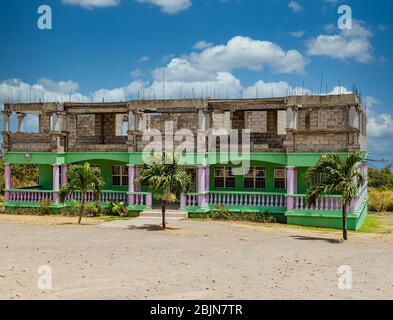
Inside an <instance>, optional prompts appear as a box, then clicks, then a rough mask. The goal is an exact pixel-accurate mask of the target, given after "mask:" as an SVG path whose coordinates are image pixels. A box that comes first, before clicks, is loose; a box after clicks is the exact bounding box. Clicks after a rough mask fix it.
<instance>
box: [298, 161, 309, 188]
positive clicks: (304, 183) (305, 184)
mask: <svg viewBox="0 0 393 320" xmlns="http://www.w3.org/2000/svg"><path fill="white" fill-rule="evenodd" d="M307 169H308V168H305V167H298V168H297V193H298V194H305V193H306V191H307V189H308V188H309V184H308V182H307V181H305V180H304V174H305V173H306V171H307Z"/></svg>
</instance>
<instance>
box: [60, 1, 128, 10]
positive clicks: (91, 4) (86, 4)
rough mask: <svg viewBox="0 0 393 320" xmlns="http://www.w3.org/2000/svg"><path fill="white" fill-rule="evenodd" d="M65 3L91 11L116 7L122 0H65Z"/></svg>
mask: <svg viewBox="0 0 393 320" xmlns="http://www.w3.org/2000/svg"><path fill="white" fill-rule="evenodd" d="M63 3H64V4H70V5H77V6H81V7H83V8H87V9H91V8H105V7H114V6H117V5H118V4H119V3H120V0H63Z"/></svg>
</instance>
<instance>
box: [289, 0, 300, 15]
mask: <svg viewBox="0 0 393 320" xmlns="http://www.w3.org/2000/svg"><path fill="white" fill-rule="evenodd" d="M288 8H289V9H291V10H292V11H293V12H302V11H303V7H302V6H301V5H300V4H299V2H297V1H290V2H289V3H288Z"/></svg>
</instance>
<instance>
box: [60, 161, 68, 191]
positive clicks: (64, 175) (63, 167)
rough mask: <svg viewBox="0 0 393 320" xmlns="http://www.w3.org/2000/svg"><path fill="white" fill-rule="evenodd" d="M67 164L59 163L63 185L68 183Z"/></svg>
mask: <svg viewBox="0 0 393 320" xmlns="http://www.w3.org/2000/svg"><path fill="white" fill-rule="evenodd" d="M67 173H68V166H67V165H66V164H62V165H61V185H62V186H64V185H65V184H67V183H68V176H67Z"/></svg>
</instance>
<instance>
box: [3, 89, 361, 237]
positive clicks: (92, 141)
mask: <svg viewBox="0 0 393 320" xmlns="http://www.w3.org/2000/svg"><path fill="white" fill-rule="evenodd" d="M27 114H33V115H35V117H36V118H37V123H38V124H39V125H38V128H36V130H35V131H34V132H24V121H25V119H26V115H27ZM12 116H13V117H15V116H16V118H17V130H14V131H16V132H11V131H10V118H11V117H12ZM3 119H4V132H3V141H4V158H5V163H6V165H5V181H6V196H5V198H6V199H5V207H6V208H7V209H11V208H14V207H23V206H27V207H34V206H35V207H37V206H39V205H40V200H42V199H49V200H50V201H52V203H53V206H54V207H61V206H62V205H61V204H59V201H58V194H57V192H58V190H59V187H60V186H61V185H62V184H64V183H66V181H67V167H68V166H69V165H70V164H75V163H83V162H90V163H91V164H92V165H96V166H99V167H100V168H101V172H102V176H103V178H104V180H105V189H106V190H105V191H104V192H103V193H102V195H101V201H102V202H103V203H104V204H105V203H107V202H108V201H117V202H119V201H122V202H125V203H127V205H128V208H129V210H130V211H136V212H138V211H141V210H143V209H144V208H149V207H151V206H152V205H153V199H154V197H153V196H152V190H148V189H146V188H144V187H143V186H142V187H140V186H137V185H135V184H134V180H135V178H136V177H137V175H138V172H139V170H140V167H141V166H142V165H143V161H142V151H143V150H144V147H145V146H146V145H147V144H148V143H149V142H147V141H144V139H143V133H144V132H146V131H147V130H148V129H152V128H154V129H159V130H161V131H164V129H165V128H166V123H168V121H173V127H174V128H173V129H174V131H176V130H179V129H183V128H186V129H187V130H188V131H191V132H192V133H194V134H195V137H196V138H193V139H194V141H189V142H190V143H191V145H192V147H193V148H194V143H192V142H196V143H195V149H192V150H193V156H192V159H193V161H192V162H193V163H187V165H186V166H185V169H186V170H188V172H189V173H190V174H191V175H192V177H193V185H194V191H195V192H194V193H190V194H184V195H181V201H180V203H179V206H181V207H182V208H184V209H185V210H187V211H188V213H189V214H190V215H197V214H204V213H206V212H208V211H209V210H210V209H211V208H212V207H214V206H217V205H220V204H221V205H225V206H226V207H227V208H228V209H230V210H236V211H255V212H270V213H271V214H274V215H276V216H277V217H278V218H280V219H281V220H283V221H286V222H287V223H290V224H300V225H310V226H323V227H338V228H339V227H341V201H340V197H339V196H337V195H332V196H329V197H325V198H321V199H320V200H319V201H318V204H317V205H315V206H314V207H312V208H308V207H307V206H306V205H305V192H306V190H307V188H308V186H309V182H308V181H304V179H303V174H304V173H305V171H306V170H307V168H308V167H310V166H312V165H313V164H314V163H315V162H316V161H317V160H318V159H319V157H320V156H321V154H323V153H327V152H338V153H341V154H343V155H344V156H345V154H347V153H348V152H351V151H365V150H366V113H365V110H364V109H363V108H362V106H361V104H360V101H359V98H358V96H356V95H354V94H346V95H327V96H326V95H324V96H292V97H286V98H271V99H247V100H244V99H242V100H217V99H189V100H187V99H181V100H139V101H128V102H118V103H73V102H68V103H23V104H22V103H13V104H5V107H4V111H3ZM222 129H239V130H243V129H249V130H250V135H249V142H245V141H243V143H244V144H246V143H247V144H248V145H247V147H248V148H249V157H250V161H251V162H250V164H251V170H250V171H249V172H248V173H247V174H246V175H233V172H232V170H231V167H232V166H233V165H231V164H228V163H224V162H223V161H222V160H221V159H223V158H222V157H221V155H222V154H225V152H227V153H228V156H231V154H230V153H231V152H232V150H231V151H225V148H223V147H222V145H221V144H220V143H221V142H219V143H218V144H217V145H215V146H214V148H215V150H219V151H220V152H221V153H220V157H216V156H215V157H210V156H209V155H210V153H211V150H212V149H208V151H210V152H203V153H201V152H199V153H198V149H196V146H197V145H198V141H197V140H199V143H200V142H201V141H200V139H201V138H198V135H197V133H198V132H210V133H211V132H214V134H217V136H220V135H222V132H221V133H217V132H220V130H221V131H222ZM203 139H205V138H203ZM220 141H221V140H220ZM239 141H240V143H242V139H240V140H239ZM177 143H178V144H179V143H180V141H178V142H177ZM202 144H204V145H206V144H207V142H206V140H203V141H202ZM243 146H244V145H243ZM190 153H192V152H191V151H190ZM26 163H29V164H36V165H38V167H39V186H36V187H34V188H19V189H15V188H12V186H11V175H12V172H11V171H12V169H11V168H12V166H11V165H12V164H26ZM362 170H363V171H364V172H365V173H366V172H367V171H366V170H367V168H366V167H364V168H362ZM80 196H81V195H80V194H78V193H76V194H73V195H72V197H73V198H75V199H80ZM90 199H91V197H90ZM367 199H368V194H367V186H365V187H364V188H363V189H362V190H359V195H358V198H357V199H356V201H354V202H353V204H352V205H351V207H350V208H348V209H349V212H350V213H349V220H348V221H349V228H350V229H353V230H356V229H358V228H359V227H360V225H361V224H362V222H363V221H364V218H365V217H366V215H367Z"/></svg>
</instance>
